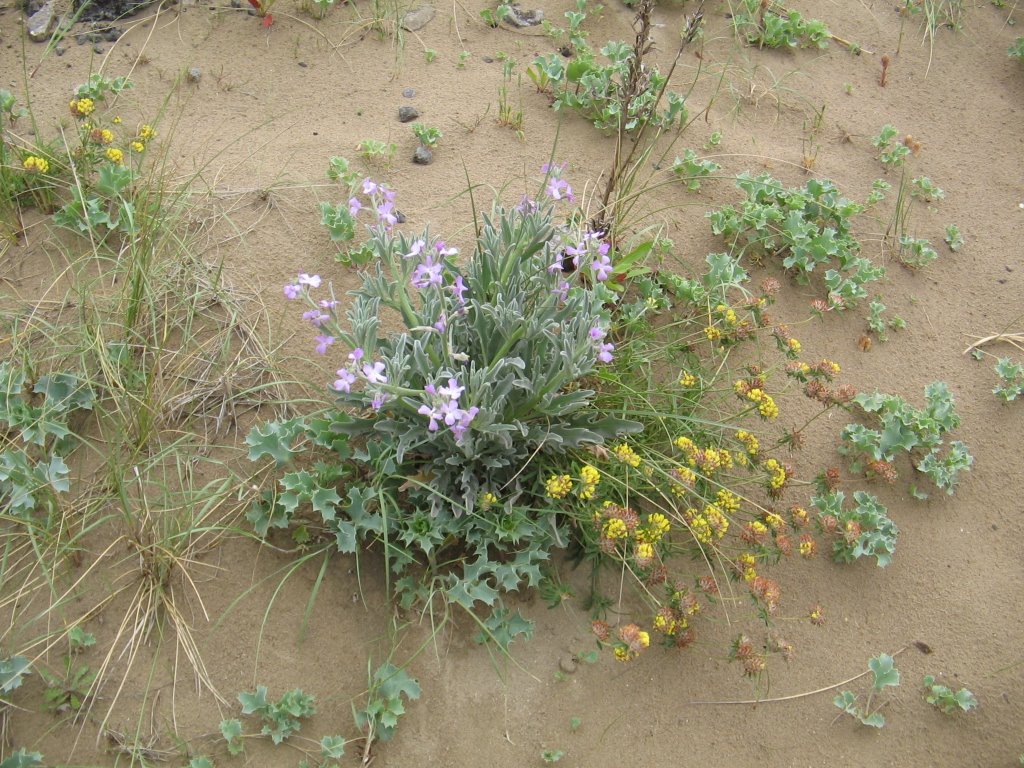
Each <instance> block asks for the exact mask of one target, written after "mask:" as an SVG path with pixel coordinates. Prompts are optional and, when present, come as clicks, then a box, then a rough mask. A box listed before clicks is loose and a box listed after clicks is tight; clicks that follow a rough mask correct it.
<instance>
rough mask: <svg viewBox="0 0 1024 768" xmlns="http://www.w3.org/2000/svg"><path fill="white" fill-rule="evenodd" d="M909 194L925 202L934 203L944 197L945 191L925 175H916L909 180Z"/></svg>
mask: <svg viewBox="0 0 1024 768" xmlns="http://www.w3.org/2000/svg"><path fill="white" fill-rule="evenodd" d="M910 194H911V195H913V196H914V197H916V198H918V199H919V200H924V201H925V202H926V203H936V202H939V201H941V200H945V199H946V193H945V192H943V191H942V190H941V189H939V188H938V187H937V186H936V185H935V183H934V182H933V181H932V180H931V179H929V178H928V177H927V176H918V177H917V178H916V179H912V180H911V182H910Z"/></svg>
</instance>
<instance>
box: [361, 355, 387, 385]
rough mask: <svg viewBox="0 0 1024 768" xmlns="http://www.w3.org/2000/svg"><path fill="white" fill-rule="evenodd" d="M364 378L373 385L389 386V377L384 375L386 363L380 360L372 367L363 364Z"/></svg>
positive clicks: (368, 364)
mask: <svg viewBox="0 0 1024 768" xmlns="http://www.w3.org/2000/svg"><path fill="white" fill-rule="evenodd" d="M363 378H365V379H366V380H367V381H368V382H370V383H371V384H387V383H388V377H387V376H385V375H384V363H382V362H380V361H379V360H378V361H377V362H376V363H373V364H372V365H371V364H370V363H363Z"/></svg>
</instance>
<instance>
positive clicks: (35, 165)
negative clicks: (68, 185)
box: [21, 155, 50, 173]
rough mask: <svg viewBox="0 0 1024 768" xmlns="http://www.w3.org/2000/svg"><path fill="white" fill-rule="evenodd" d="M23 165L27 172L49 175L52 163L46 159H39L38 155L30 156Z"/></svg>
mask: <svg viewBox="0 0 1024 768" xmlns="http://www.w3.org/2000/svg"><path fill="white" fill-rule="evenodd" d="M21 165H22V167H23V168H24V169H25V170H26V171H31V172H32V173H47V172H48V171H49V170H50V163H49V162H48V161H47V160H46V158H45V157H37V156H36V155H29V156H28V157H26V158H25V162H23V163H22V164H21Z"/></svg>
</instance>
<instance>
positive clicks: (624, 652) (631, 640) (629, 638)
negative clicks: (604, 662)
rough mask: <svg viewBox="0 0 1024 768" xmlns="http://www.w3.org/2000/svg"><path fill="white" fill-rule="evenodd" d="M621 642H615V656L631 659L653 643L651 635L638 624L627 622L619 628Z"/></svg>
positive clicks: (624, 659) (621, 658)
mask: <svg viewBox="0 0 1024 768" xmlns="http://www.w3.org/2000/svg"><path fill="white" fill-rule="evenodd" d="M619 640H620V642H618V643H616V644H615V658H616V659H618V660H619V661H629V660H630V659H635V658H636V657H637V656H639V655H640V651H642V650H643V649H644V648H647V647H649V646H650V644H651V636H650V635H649V634H648V633H647V632H644V631H643V630H642V629H640V627H638V626H637V625H636V624H627V625H626V626H624V627H622V628H621V629H620V630H619Z"/></svg>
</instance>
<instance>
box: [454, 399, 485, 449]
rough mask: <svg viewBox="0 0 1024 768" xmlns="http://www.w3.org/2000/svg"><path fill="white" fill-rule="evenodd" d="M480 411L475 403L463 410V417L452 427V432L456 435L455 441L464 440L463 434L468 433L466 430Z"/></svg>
mask: <svg viewBox="0 0 1024 768" xmlns="http://www.w3.org/2000/svg"><path fill="white" fill-rule="evenodd" d="M478 413H480V409H479V408H477V407H476V406H475V405H474V406H473V407H472V408H470V409H469V410H468V411H463V412H462V418H460V419H459V423H458V424H456V425H454V426H453V427H452V434H453V435H454V436H455V442H457V443H459V442H462V436H463V435H464V434H466V430H467V429H468V428H469V425H470V423H471V422H472V421H473V419H474V417H475V416H476V415H477V414H478Z"/></svg>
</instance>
